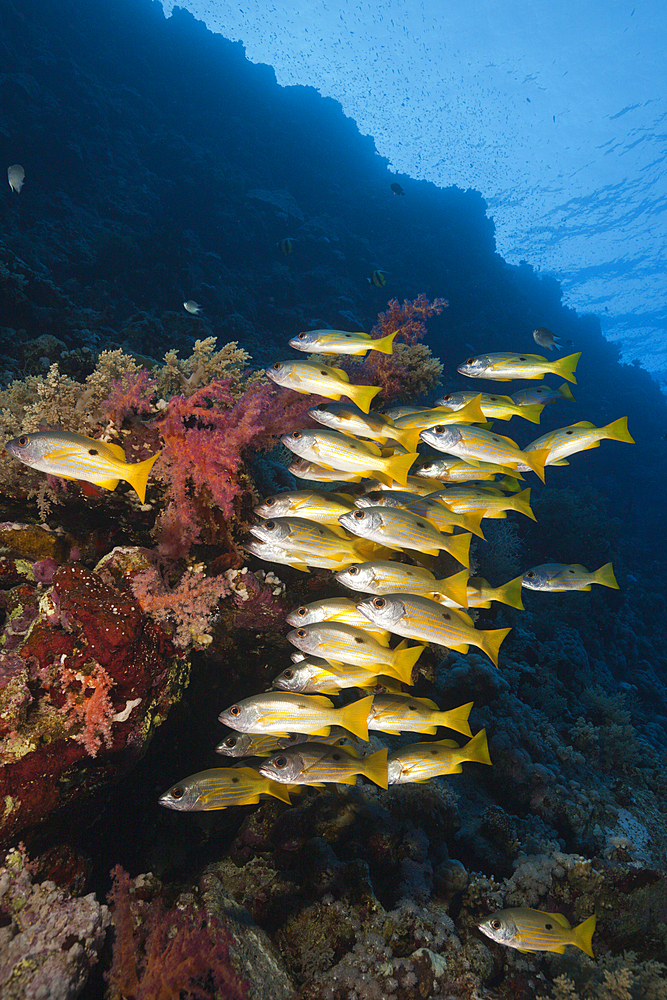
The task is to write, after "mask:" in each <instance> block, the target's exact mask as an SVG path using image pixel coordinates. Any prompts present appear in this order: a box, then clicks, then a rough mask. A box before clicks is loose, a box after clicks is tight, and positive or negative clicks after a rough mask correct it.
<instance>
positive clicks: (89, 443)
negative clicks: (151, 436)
mask: <svg viewBox="0 0 667 1000" xmlns="http://www.w3.org/2000/svg"><path fill="white" fill-rule="evenodd" d="M5 450H6V451H8V452H9V454H10V455H13V456H14V458H17V459H18V460H19V462H23V464H24V465H29V466H30V468H31V469H38V470H39V472H46V473H48V474H49V475H51V476H59V477H60V478H61V479H78V480H84V482H87V483H94V484H95V486H102V487H104V489H105V490H115V489H116V487H117V486H118V483H119V481H120V480H121V479H122V480H123V481H124V482H126V483H129V484H130V486H131V487H132V489H133V490H134V491H135V492H136V493H137V495H138V497H139V499H140V500H141V502H142V503H144V501H145V499H146V484H147V482H148V477H149V475H150V472H151V469H152V468H153V464H154V462H155V461H156V459H157V458H159V456H160V455H161V454H162V452H160V451H159V452H158V453H157V454H156V455H152V456H151V457H150V458H147V459H145V460H144V461H143V462H126V461H125V452H124V451H123V449H122V448H121V447H120V445H117V444H109V443H108V442H105V441H97V440H96V439H95V438H89V437H85V436H84V435H83V434H72V433H70V432H69V431H57V430H52V431H36V432H35V433H34V434H21V435H20V437H17V438H13V439H12V440H11V441H8V442H7V443H6V444H5Z"/></svg>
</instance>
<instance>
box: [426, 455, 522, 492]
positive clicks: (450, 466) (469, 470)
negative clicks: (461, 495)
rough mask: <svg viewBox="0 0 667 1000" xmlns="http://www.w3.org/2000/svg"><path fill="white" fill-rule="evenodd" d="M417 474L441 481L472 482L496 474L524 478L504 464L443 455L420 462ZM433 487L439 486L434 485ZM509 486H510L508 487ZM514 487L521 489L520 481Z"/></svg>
mask: <svg viewBox="0 0 667 1000" xmlns="http://www.w3.org/2000/svg"><path fill="white" fill-rule="evenodd" d="M415 476H416V477H418V478H420V479H427V480H428V479H431V480H440V482H441V483H445V484H446V483H472V482H481V481H483V480H493V479H495V478H496V476H503V477H507V476H509V477H511V478H512V479H513V480H518V479H523V476H522V475H521V473H520V472H518V471H517V470H516V469H508V468H506V467H505V466H503V465H493V464H492V463H491V462H478V463H477V465H470V463H469V462H464V460H463V459H462V458H457V457H456V456H454V455H452V456H448V455H442V456H439V457H438V458H427V459H425V460H424V461H423V462H419V463H418V464H417V467H416V468H415ZM432 488H433V489H437V487H435V486H433V487H432ZM508 488H509V487H508ZM514 489H517V490H518V489H519V485H518V483H517V484H516V485H515V486H514Z"/></svg>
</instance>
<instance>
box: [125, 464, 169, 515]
mask: <svg viewBox="0 0 667 1000" xmlns="http://www.w3.org/2000/svg"><path fill="white" fill-rule="evenodd" d="M161 454H162V451H158V453H157V454H156V455H151V457H150V458H147V459H145V460H144V461H143V462H135V463H134V464H132V465H130V466H129V467H128V469H127V472H126V474H125V476H124V477H123V478H124V479H125V481H126V482H128V483H129V484H130V486H131V487H132V489H133V490H134V491H135V493H136V494H137V496H138V497H139V499H140V500H141V502H142V503H145V502H146V486H147V484H148V477H149V476H150V474H151V469H152V468H153V465H154V464H155V462H156V461H157V459H158V458H159V457H160V455H161Z"/></svg>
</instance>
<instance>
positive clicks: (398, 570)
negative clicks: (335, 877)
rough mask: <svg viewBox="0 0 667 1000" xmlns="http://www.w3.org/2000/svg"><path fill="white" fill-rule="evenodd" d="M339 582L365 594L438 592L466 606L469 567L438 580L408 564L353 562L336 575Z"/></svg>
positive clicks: (463, 606) (381, 561)
mask: <svg viewBox="0 0 667 1000" xmlns="http://www.w3.org/2000/svg"><path fill="white" fill-rule="evenodd" d="M335 577H336V580H337V581H338V583H342V584H343V586H344V587H349V588H350V590H355V591H361V593H364V594H380V595H383V594H395V593H397V592H399V591H400V592H404V593H408V594H424V595H425V596H431V595H435V594H437V595H438V599H439V598H440V597H442V598H446V599H447V600H449V601H452V602H453V603H454V606H455V607H457V608H465V607H467V587H468V570H466V569H464V570H461V572H460V573H455V574H454V575H453V576H449V577H446V578H445V579H443V580H438V579H436V577H435V576H434V575H433V573H431V571H430V570H428V569H426V568H425V567H423V566H407V565H405V563H399V562H390V561H388V560H387V561H383V560H381V559H379V560H375V561H369V562H364V563H353V564H352V566H348V567H347V569H344V570H340V571H339V572H338V573H336V574H335Z"/></svg>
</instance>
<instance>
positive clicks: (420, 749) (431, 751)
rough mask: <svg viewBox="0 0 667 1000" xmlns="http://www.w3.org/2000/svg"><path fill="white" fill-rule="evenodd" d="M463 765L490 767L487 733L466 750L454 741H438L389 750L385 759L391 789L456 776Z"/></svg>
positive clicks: (469, 743) (481, 731)
mask: <svg viewBox="0 0 667 1000" xmlns="http://www.w3.org/2000/svg"><path fill="white" fill-rule="evenodd" d="M465 761H474V762H475V763H477V764H490V763H491V758H490V756H489V745H488V743H487V740H486V730H484V729H480V731H479V732H478V733H477V735H476V736H473V738H472V739H471V740H469V741H468V742H467V743H466V744H465V746H462V747H461V746H459V744H458V743H457V742H456V741H455V740H437V741H435V742H433V743H411V744H409V746H405V747H400V749H398V750H392V751H391V753H390V754H389V757H388V759H387V769H388V772H389V784H390V785H402V784H405V783H406V782H408V781H428V780H429V779H430V778H437V777H439V776H440V775H443V774H458V773H459V772H460V771H462V770H463V767H462V765H463V763H464V762H465Z"/></svg>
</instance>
